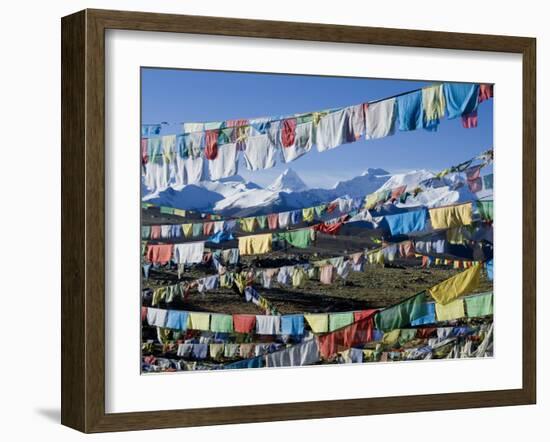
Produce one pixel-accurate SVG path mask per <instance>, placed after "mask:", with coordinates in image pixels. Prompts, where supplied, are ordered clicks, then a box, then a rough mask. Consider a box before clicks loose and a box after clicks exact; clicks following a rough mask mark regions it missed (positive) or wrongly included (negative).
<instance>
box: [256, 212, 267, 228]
mask: <svg viewBox="0 0 550 442" xmlns="http://www.w3.org/2000/svg"><path fill="white" fill-rule="evenodd" d="M256 221H257V222H258V226H259V227H260V229H265V228H266V227H267V216H265V215H260V216H257V217H256Z"/></svg>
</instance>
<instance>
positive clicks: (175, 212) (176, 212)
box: [174, 209, 186, 216]
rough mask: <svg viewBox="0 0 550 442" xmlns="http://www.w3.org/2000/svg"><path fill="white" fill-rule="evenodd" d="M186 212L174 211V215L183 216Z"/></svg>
mask: <svg viewBox="0 0 550 442" xmlns="http://www.w3.org/2000/svg"><path fill="white" fill-rule="evenodd" d="M185 214H186V212H185V210H183V209H174V215H178V216H185Z"/></svg>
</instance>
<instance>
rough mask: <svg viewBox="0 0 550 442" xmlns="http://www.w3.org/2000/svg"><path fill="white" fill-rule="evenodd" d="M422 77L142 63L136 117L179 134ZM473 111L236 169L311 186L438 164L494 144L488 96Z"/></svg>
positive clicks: (261, 180) (264, 181) (374, 94)
mask: <svg viewBox="0 0 550 442" xmlns="http://www.w3.org/2000/svg"><path fill="white" fill-rule="evenodd" d="M426 71H427V72H429V69H427V70H426ZM427 84H430V81H425V82H422V81H404V80H379V79H369V78H346V77H322V76H310V75H307V76H302V75H284V74H256V73H244V72H243V73H235V72H213V71H197V70H180V69H157V68H142V109H141V113H142V123H158V122H161V121H166V122H168V123H170V124H169V125H168V126H164V127H163V132H162V133H163V134H169V133H178V132H180V131H181V126H180V124H178V123H180V122H183V121H186V122H202V121H223V120H227V119H237V118H255V117H264V116H280V115H291V114H295V113H301V112H310V111H317V110H323V109H327V108H335V107H342V106H347V105H352V104H358V103H362V102H365V101H372V100H377V99H380V98H385V97H389V96H392V95H395V94H399V93H402V92H406V91H409V90H413V89H417V88H420V87H422V86H424V85H427ZM478 113H479V125H478V127H477V128H475V129H464V128H463V127H462V124H461V121H460V119H455V120H445V119H443V120H442V121H441V124H440V126H439V130H438V131H437V132H428V131H424V130H416V131H411V132H396V134H395V135H393V136H390V137H386V138H383V139H380V140H369V141H366V140H364V139H362V140H360V141H358V142H356V143H351V144H346V145H343V146H341V147H339V148H336V149H333V150H330V151H327V152H323V153H319V152H317V151H316V149H315V148H314V149H312V151H311V152H310V153H309V154H307V155H304V156H303V157H301V158H299V159H298V160H296V161H294V162H292V163H289V164H284V163H281V164H279V165H277V167H275V168H273V169H268V170H262V171H257V172H249V171H247V170H246V169H245V168H244V167H240V170H239V174H240V175H242V176H243V177H244V178H246V179H248V180H251V181H254V182H256V183H258V184H260V185H263V186H265V185H268V184H269V183H271V182H272V181H273V180H274V179H275V178H276V177H277V176H278V175H279V174H281V173H282V172H283V171H284V170H285V169H286V168H289V167H290V168H292V169H293V170H294V171H296V172H297V173H298V175H300V177H301V178H302V179H303V180H304V181H305V182H306V184H307V185H308V186H310V187H332V186H333V185H334V184H335V183H336V182H337V181H339V180H346V179H351V178H353V177H354V176H357V175H359V174H361V173H363V172H364V171H365V170H366V169H367V168H369V167H381V168H384V169H386V170H388V171H390V172H392V173H396V172H403V171H407V170H414V169H429V170H440V169H444V168H445V167H447V166H451V165H454V164H457V163H460V162H461V161H464V160H466V159H469V158H471V157H472V156H474V155H476V154H478V153H480V152H482V151H483V150H486V149H488V148H490V147H493V101H492V100H488V101H485V102H484V103H482V104H481V105H480V108H479V111H478Z"/></svg>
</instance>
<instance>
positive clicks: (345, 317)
mask: <svg viewBox="0 0 550 442" xmlns="http://www.w3.org/2000/svg"><path fill="white" fill-rule="evenodd" d="M352 323H353V312H344V313H330V314H329V315H328V324H329V325H328V330H329V331H334V330H338V329H339V328H342V327H345V326H346V325H350V324H352Z"/></svg>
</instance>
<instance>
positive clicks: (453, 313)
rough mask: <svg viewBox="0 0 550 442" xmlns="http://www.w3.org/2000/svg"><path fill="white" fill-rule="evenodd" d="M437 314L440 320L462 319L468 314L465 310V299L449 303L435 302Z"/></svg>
mask: <svg viewBox="0 0 550 442" xmlns="http://www.w3.org/2000/svg"><path fill="white" fill-rule="evenodd" d="M435 314H436V318H437V320H438V321H450V320H451V319H460V318H463V317H464V316H466V312H465V311H464V300H463V299H455V300H454V301H453V302H450V303H448V304H445V305H443V304H438V303H437V302H436V303H435Z"/></svg>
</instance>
